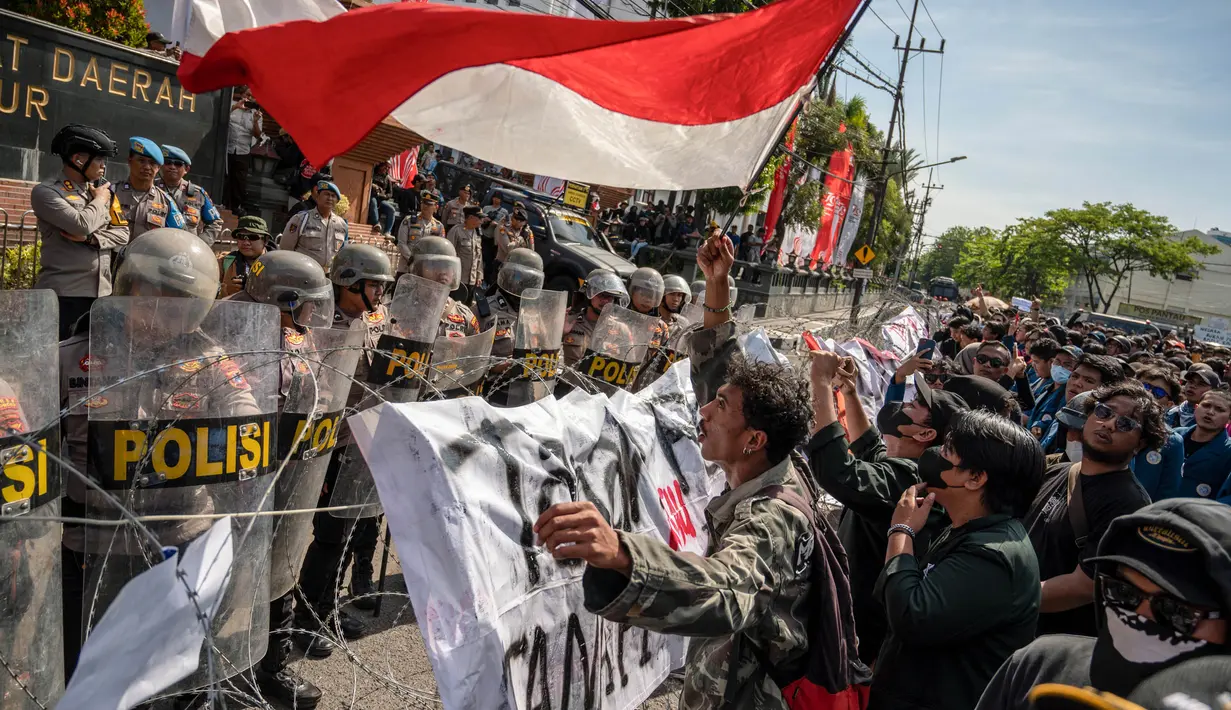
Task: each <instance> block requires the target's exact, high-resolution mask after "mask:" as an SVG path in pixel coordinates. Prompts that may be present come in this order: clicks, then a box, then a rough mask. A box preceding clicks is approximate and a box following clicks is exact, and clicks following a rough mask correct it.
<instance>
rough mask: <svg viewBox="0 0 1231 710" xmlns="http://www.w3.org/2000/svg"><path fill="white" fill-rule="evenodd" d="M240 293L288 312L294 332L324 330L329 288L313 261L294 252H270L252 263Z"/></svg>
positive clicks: (330, 313)
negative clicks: (245, 292)
mask: <svg viewBox="0 0 1231 710" xmlns="http://www.w3.org/2000/svg"><path fill="white" fill-rule="evenodd" d="M244 290H245V291H247V293H248V295H249V296H251V297H252V300H254V301H256V302H258V303H268V304H270V305H273V306H277V307H278V310H280V311H282V312H284V313H290V314H291V318H292V320H293V321H294V323H295V327H296V329H298V330H299V331H300V332H303V331H304V330H306V329H308V328H328V327H329V325H330V323H331V319H332V318H333V285H332V284H331V283H330V281H329V279H328V278H327V277H326V276H325V271H324V269H322V268H321V265H320V264H318V263H317V262H316V259H313V258H312V257H310V256H308V255H307V254H301V253H299V252H295V251H284V250H277V251H270V252H266V253H264V254H262V255H261V256H260V257H258V258H257V260H256V261H255V262H253V264H252V270H251V273H249V275H248V281H247V283H246V284H245V285H244Z"/></svg>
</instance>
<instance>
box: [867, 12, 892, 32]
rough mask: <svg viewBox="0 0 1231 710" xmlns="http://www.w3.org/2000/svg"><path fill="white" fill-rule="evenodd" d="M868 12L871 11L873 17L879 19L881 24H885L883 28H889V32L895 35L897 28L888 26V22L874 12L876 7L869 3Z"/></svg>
mask: <svg viewBox="0 0 1231 710" xmlns="http://www.w3.org/2000/svg"><path fill="white" fill-rule="evenodd" d="M868 12H871V13H872V16H873V17H875V18H876V19H878V20H880V21H881V24H882V25H884V26H885V29H887V30H889V31H890V32H892V33H894V34H895V35H896V34H897V30H895V29H893V28H892V27H890V26H889V23H888V22H885V18H883V17H881V16H880V14H878V13H877V12H876V8H874V7H872V6H871V5H868Z"/></svg>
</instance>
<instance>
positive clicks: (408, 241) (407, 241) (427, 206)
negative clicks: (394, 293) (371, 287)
mask: <svg viewBox="0 0 1231 710" xmlns="http://www.w3.org/2000/svg"><path fill="white" fill-rule="evenodd" d="M438 204H439V203H437V202H436V196H435V195H434V194H432V193H431V192H428V191H427V190H424V191H423V192H421V193H419V213H418V214H413V215H410V216H409V217H407V218H406V219H403V220H402V223H401V224H400V225H398V234H397V245H398V251H400V252H402V268H401V269H399V273H398V275H399V276H400V275H402V274H404V273H406V268H405V266H406V264H409V263H410V257H411V254H412V253H413V249H414V242H415V240H416V239H419V238H420V237H443V236H444V235H445V228H444V225H443V224H441V223H440V220H438V219H436V216H435V215H436V207H437V206H438Z"/></svg>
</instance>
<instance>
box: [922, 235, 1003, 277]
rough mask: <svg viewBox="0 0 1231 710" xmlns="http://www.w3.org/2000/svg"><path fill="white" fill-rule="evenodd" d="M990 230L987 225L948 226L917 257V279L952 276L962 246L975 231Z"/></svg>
mask: <svg viewBox="0 0 1231 710" xmlns="http://www.w3.org/2000/svg"><path fill="white" fill-rule="evenodd" d="M982 231H988V232H990V231H992V230H990V229H988V228H987V227H950V228H948V229H946V230H945V232H944V233H943V234H941V235H940V236H939V237H938V238H937V239H936V242H935V243H934V244H933V245H932V248H931V249H929V250H928V251H926V252H924V253H923V255H922V256H921V257H919V279H920V280H921V281H923V282H924V283H927V282H929V281H931V280H932V279H934V278H936V277H937V276H948V277H951V278H952V277H953V272H954V270H955V269H956V268H957V262H958V258H959V257H960V256H961V255H962V247H963V246H965V244H966V242H967V241H969V240H970V239H971V237H973V236H974V235H975V233H976V232H982Z"/></svg>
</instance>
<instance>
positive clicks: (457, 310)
mask: <svg viewBox="0 0 1231 710" xmlns="http://www.w3.org/2000/svg"><path fill="white" fill-rule="evenodd" d="M478 332H479V319H478V318H475V317H474V313H473V312H472V311H471V310H470V309H469V308H467V307H466V306H463V305H462V304H460V303H458V302H457V301H455V300H453V299H452V298H450V299H449V300H448V302H446V303H445V309H444V312H443V313H441V314H440V330H439V331H438V332H437V333H436V336H437V337H440V338H464V337H466V336H468V335H476V334H477V333H478Z"/></svg>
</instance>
